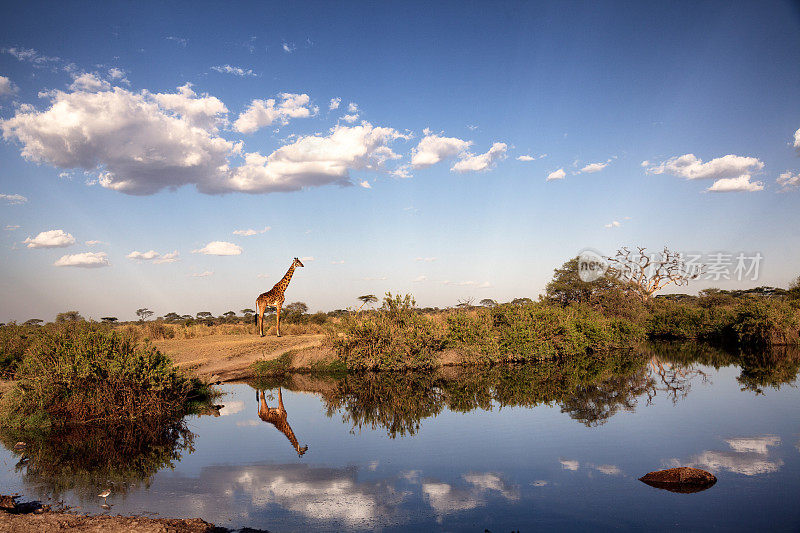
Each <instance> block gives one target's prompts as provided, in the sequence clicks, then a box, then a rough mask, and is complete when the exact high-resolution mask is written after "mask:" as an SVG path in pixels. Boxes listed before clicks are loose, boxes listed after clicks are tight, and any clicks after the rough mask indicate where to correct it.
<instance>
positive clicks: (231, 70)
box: [211, 65, 258, 78]
mask: <svg viewBox="0 0 800 533" xmlns="http://www.w3.org/2000/svg"><path fill="white" fill-rule="evenodd" d="M211 70H213V71H215V72H220V73H222V74H233V75H234V76H239V77H242V78H245V77H253V78H255V77H257V76H258V74H256V73H255V72H253V70H252V69H249V68H248V69H244V68H242V67H233V66H231V65H215V66H213V67H211Z"/></svg>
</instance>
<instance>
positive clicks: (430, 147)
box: [411, 129, 472, 168]
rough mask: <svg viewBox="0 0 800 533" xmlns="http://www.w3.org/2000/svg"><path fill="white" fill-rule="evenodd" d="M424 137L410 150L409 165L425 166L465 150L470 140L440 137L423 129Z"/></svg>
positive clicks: (415, 166) (470, 142)
mask: <svg viewBox="0 0 800 533" xmlns="http://www.w3.org/2000/svg"><path fill="white" fill-rule="evenodd" d="M423 133H424V134H425V137H423V138H422V139H421V140H420V141H419V144H417V146H416V147H415V148H413V149H412V150H411V166H412V167H414V168H425V167H429V166H431V165H435V164H436V163H438V162H440V161H442V160H444V159H450V158H452V157H455V156H457V155H458V154H460V153H463V152H465V151H466V150H467V149H468V148H469V147H470V146H471V145H472V141H465V140H463V139H459V138H457V137H441V136H439V135H436V134H434V133H431V131H430V130H429V129H425V130H424V132H423Z"/></svg>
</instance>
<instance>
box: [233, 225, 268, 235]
mask: <svg viewBox="0 0 800 533" xmlns="http://www.w3.org/2000/svg"><path fill="white" fill-rule="evenodd" d="M270 229H272V228H271V227H269V226H264V229H252V228H251V229H237V230H233V234H234V235H240V236H242V237H250V236H252V235H258V234H259V233H266V232H268V231H269V230H270Z"/></svg>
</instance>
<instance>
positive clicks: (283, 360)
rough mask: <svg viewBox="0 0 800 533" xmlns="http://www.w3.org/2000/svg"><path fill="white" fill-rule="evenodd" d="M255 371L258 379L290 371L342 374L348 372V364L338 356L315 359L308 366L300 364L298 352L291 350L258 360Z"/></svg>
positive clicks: (254, 364) (254, 367)
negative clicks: (273, 357) (264, 359)
mask: <svg viewBox="0 0 800 533" xmlns="http://www.w3.org/2000/svg"><path fill="white" fill-rule="evenodd" d="M253 372H254V374H255V377H256V378H257V379H258V378H266V377H274V376H282V375H284V374H287V373H289V372H298V373H314V374H342V373H345V372H347V366H346V365H345V363H344V362H343V361H342V360H340V359H338V358H334V359H323V360H320V361H314V362H312V363H310V364H309V365H308V366H298V365H297V363H296V352H295V351H294V350H289V351H288V352H284V353H283V354H281V355H280V356H279V357H277V358H275V359H270V360H267V361H256V362H255V363H253Z"/></svg>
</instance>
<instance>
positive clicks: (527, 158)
mask: <svg viewBox="0 0 800 533" xmlns="http://www.w3.org/2000/svg"><path fill="white" fill-rule="evenodd" d="M535 160H536V158H535V157H533V156H530V155H521V156H517V161H535Z"/></svg>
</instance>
